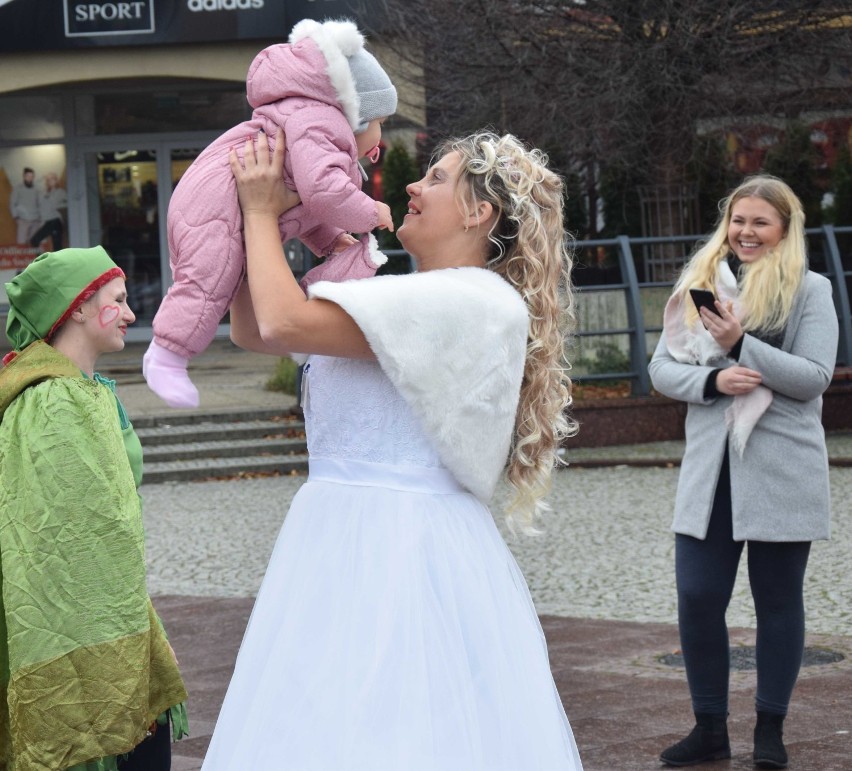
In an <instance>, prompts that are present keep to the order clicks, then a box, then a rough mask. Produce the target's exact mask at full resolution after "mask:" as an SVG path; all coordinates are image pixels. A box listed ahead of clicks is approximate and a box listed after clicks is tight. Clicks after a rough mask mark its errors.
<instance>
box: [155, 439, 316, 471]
mask: <svg viewBox="0 0 852 771" xmlns="http://www.w3.org/2000/svg"><path fill="white" fill-rule="evenodd" d="M307 450H308V442H307V440H306V439H305V436H304V433H302V435H301V437H295V438H282V439H277V438H276V439H268V438H265V437H260V438H257V439H236V440H234V439H223V440H220V441H210V442H175V443H171V442H170V443H164V444H155V445H153V446H145V464H146V467H147V465H148V464H149V463H170V462H172V461H177V460H196V459H198V458H249V457H252V456H258V455H293V454H301V453H305V452H307Z"/></svg>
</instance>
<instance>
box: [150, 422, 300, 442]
mask: <svg viewBox="0 0 852 771" xmlns="http://www.w3.org/2000/svg"><path fill="white" fill-rule="evenodd" d="M134 428H136V424H135V423H134ZM136 433H137V434H138V435H139V440H140V441H141V442H142V446H143V447H146V448H147V447H154V446H157V445H164V444H190V443H198V442H220V441H237V440H245V439H259V438H268V439H297V438H302V437H304V435H305V424H304V423H303V422H302V421H299V420H295V419H289V420H283V419H281V420H240V421H233V422H232V421H227V420H222V419H219V418H216V419H215V420H213V421H207V422H198V423H184V424H177V425H173V424H160V425H157V426H152V427H150V428H136Z"/></svg>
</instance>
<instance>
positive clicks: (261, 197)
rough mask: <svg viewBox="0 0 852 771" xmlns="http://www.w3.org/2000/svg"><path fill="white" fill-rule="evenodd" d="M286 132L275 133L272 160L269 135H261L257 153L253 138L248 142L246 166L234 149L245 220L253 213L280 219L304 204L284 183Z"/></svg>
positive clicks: (232, 159) (232, 157)
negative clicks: (300, 204)
mask: <svg viewBox="0 0 852 771" xmlns="http://www.w3.org/2000/svg"><path fill="white" fill-rule="evenodd" d="M284 148H285V142H284V132H283V131H282V130H281V129H278V131H277V132H276V134H275V149H274V150H273V151H272V156H271V158H270V153H269V141H268V139H267V137H266V134H264V133H263V132H260V133H259V134H258V136H257V150H256V151H255V146H254V141H253V139H252V138H251V137H249V138H248V139H246V144H245V150H244V152H243V163H240V159H239V158H238V157H237V153H236V151H235V150H234V149H233V148H231V152H230V153H229V160H230V162H231V171H233V173H234V179H236V181H237V193H238V195H239V198H240V207H241V208H242V210H243V217H246V216H247V215H252V214H262V215H271V216H274V217H276V218H278V217H280V216H281V215H282V214H283V213H284V212H285V211H287V210H288V209H292V208H293V207H294V206H297V205H298V204H299V203H301V199H300V198H299V194H298V193H297V192H295V191H294V190H290V188H288V187H287V186H286V185H285V184H284V176H283V170H284Z"/></svg>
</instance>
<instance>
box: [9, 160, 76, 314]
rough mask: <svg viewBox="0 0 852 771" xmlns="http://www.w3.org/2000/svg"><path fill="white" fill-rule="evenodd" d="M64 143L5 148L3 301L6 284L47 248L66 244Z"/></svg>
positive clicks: (50, 248) (66, 210) (66, 212)
mask: <svg viewBox="0 0 852 771" xmlns="http://www.w3.org/2000/svg"><path fill="white" fill-rule="evenodd" d="M67 221H68V194H67V184H66V162H65V148H64V146H63V145H38V146H32V147H14V148H6V149H0V304H6V302H7V299H6V291H5V289H4V287H3V284H5V283H6V282H7V281H9V279H11V278H12V277H13V276H14V275H15V274H16V273H18V271H20V270H22V269H23V268H25V267H26V266H27V265H28V264H29V263H30V262H31V261H32V260H33V259H34V258H35V257H37V256H38V255H39V254H41V253H42V252H44V251H50V250H53V249H61V248H62V247H64V246H66V245H67V243H66V238H67V227H66V223H67Z"/></svg>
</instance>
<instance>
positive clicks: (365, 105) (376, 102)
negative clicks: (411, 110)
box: [349, 48, 396, 134]
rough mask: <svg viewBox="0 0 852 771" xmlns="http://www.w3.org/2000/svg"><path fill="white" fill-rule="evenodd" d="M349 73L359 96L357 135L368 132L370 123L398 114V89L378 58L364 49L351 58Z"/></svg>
mask: <svg viewBox="0 0 852 771" xmlns="http://www.w3.org/2000/svg"><path fill="white" fill-rule="evenodd" d="M349 71H350V72H351V73H352V77H353V78H354V80H355V91H356V92H357V94H358V100H359V108H358V119H359V120H360V123H359V125H358V128H357V129H356V131H355V133H356V134H360V133H361V132H362V131H366V130H367V125H368V124H369V123H370V121H372V120H375V119H376V118H386V117H388V116H389V115H393V114H394V113H395V112H396V89H395V88H394V85H393V83H391V79H390V78H389V77H388V74H387V73H386V72H385V71H384V70H383V69H382V65H381V64H379V63H378V61H377V60H376V57H375V56H373V55H372V54H371V53H369V52H368V51H365V50H364V49H363V48H362V49H360V50H359V51H356V52H355V53H354V54H352V56H350V57H349Z"/></svg>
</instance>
